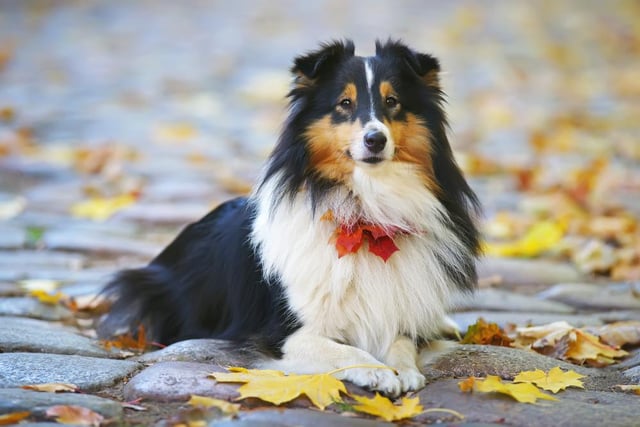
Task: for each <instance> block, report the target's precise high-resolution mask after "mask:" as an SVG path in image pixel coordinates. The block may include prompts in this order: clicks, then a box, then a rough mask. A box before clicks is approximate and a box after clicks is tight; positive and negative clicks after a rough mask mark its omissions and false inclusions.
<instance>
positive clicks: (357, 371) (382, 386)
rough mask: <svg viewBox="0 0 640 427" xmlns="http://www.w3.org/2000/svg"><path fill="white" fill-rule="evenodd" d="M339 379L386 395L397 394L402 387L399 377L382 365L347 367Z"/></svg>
mask: <svg viewBox="0 0 640 427" xmlns="http://www.w3.org/2000/svg"><path fill="white" fill-rule="evenodd" d="M341 379H344V380H347V381H350V382H352V383H354V384H355V385H358V386H360V387H364V388H366V389H368V390H372V391H379V392H381V393H382V394H385V395H387V396H394V397H395V396H398V395H400V393H401V392H402V388H403V387H402V383H401V382H400V377H399V376H397V375H396V374H395V372H394V371H393V370H391V369H388V368H382V367H381V368H353V369H347V370H345V371H344V373H343V375H342V378H341ZM423 379H424V377H423Z"/></svg>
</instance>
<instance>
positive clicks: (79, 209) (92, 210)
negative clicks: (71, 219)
mask: <svg viewBox="0 0 640 427" xmlns="http://www.w3.org/2000/svg"><path fill="white" fill-rule="evenodd" d="M135 201H136V197H135V196H133V195H131V194H122V195H120V196H115V197H92V198H90V199H88V200H85V201H83V202H79V203H75V204H74V205H72V206H71V214H72V215H73V216H75V217H78V218H87V219H91V220H94V221H105V220H107V219H109V218H110V217H111V216H112V215H113V214H115V213H116V212H118V211H119V210H122V209H124V208H126V207H127V206H129V205H131V204H133V203H134V202H135Z"/></svg>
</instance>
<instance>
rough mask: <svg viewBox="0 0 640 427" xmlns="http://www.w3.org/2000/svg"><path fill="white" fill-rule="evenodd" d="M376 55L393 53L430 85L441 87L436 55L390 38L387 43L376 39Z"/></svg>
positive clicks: (438, 63)
mask: <svg viewBox="0 0 640 427" xmlns="http://www.w3.org/2000/svg"><path fill="white" fill-rule="evenodd" d="M376 55H378V56H387V55H393V56H395V57H397V58H400V59H401V60H402V61H404V62H405V63H406V64H407V65H408V66H409V67H410V68H411V69H412V70H413V71H414V72H415V73H416V74H417V75H418V76H420V78H421V79H422V80H423V81H424V82H425V84H427V85H428V86H434V87H440V79H439V77H438V74H439V73H440V62H439V61H438V59H437V58H435V57H434V56H431V55H429V54H426V53H419V52H415V51H414V50H412V49H410V48H409V47H408V46H406V45H405V44H404V43H402V42H400V41H394V40H391V39H389V40H388V41H387V42H386V43H385V44H382V43H381V42H380V41H379V40H378V41H376Z"/></svg>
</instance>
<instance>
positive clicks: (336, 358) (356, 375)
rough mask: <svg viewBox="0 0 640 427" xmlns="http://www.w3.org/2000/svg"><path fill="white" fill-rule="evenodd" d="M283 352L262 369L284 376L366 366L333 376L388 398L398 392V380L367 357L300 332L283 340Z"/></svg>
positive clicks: (380, 363) (345, 346)
mask: <svg viewBox="0 0 640 427" xmlns="http://www.w3.org/2000/svg"><path fill="white" fill-rule="evenodd" d="M283 353H284V355H283V357H282V359H280V360H275V361H270V362H267V363H266V364H265V367H267V368H269V369H278V370H281V371H285V372H288V373H296V374H318V373H326V372H330V371H333V370H336V369H341V368H345V367H348V366H356V365H367V367H362V368H351V369H345V370H343V371H340V372H336V373H335V376H336V377H337V378H339V379H341V380H347V381H350V382H352V383H354V384H356V385H359V386H361V387H365V388H368V389H371V390H378V391H380V392H382V393H384V394H387V395H390V396H397V395H398V394H400V392H401V391H402V385H401V382H400V378H399V377H398V376H397V375H396V374H395V372H394V370H392V369H389V368H388V367H385V365H384V363H382V362H381V361H379V360H378V359H376V358H375V357H373V356H372V355H371V354H369V353H367V352H366V351H364V350H362V349H359V348H356V347H353V346H350V345H346V344H340V343H337V342H335V341H333V340H332V339H330V338H327V337H323V336H321V335H318V334H314V333H312V332H309V331H305V330H303V329H301V330H299V331H297V332H296V333H295V334H293V335H291V336H290V337H289V338H288V339H287V341H286V342H285V344H284V346H283ZM414 365H415V363H414ZM377 366H379V368H376V367H377ZM423 380H424V377H423Z"/></svg>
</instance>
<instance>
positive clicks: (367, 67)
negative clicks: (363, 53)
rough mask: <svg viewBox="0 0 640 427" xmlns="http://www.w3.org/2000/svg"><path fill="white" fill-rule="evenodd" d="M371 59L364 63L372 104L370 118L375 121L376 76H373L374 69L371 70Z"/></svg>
mask: <svg viewBox="0 0 640 427" xmlns="http://www.w3.org/2000/svg"><path fill="white" fill-rule="evenodd" d="M369 61H370V59H365V61H364V73H365V75H366V77H367V90H368V91H369V102H370V104H369V105H370V107H369V116H370V117H371V120H375V117H376V116H375V113H374V110H373V81H374V75H373V68H371V63H370V62H369Z"/></svg>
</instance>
